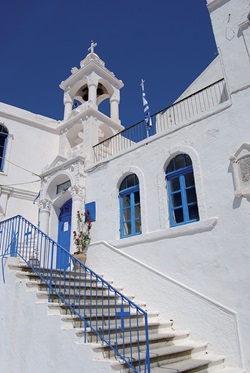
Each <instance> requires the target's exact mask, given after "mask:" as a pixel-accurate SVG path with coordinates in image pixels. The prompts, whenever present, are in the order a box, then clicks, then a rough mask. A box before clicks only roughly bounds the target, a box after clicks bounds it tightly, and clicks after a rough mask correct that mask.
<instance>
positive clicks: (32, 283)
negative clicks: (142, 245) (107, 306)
mask: <svg viewBox="0 0 250 373" xmlns="http://www.w3.org/2000/svg"><path fill="white" fill-rule="evenodd" d="M17 277H19V278H22V277H27V275H26V274H25V273H22V272H20V274H17ZM28 277H30V276H28ZM27 286H28V287H29V288H35V289H37V290H46V289H48V285H47V284H46V283H45V282H43V281H42V280H41V279H40V278H39V277H38V278H37V279H36V278H35V277H34V278H29V282H27ZM52 287H53V288H54V289H56V290H57V291H60V290H62V289H63V290H64V291H67V293H69V292H72V291H74V290H76V292H77V293H84V290H85V289H88V290H90V289H92V292H96V293H98V292H99V293H104V294H109V296H110V297H111V296H113V297H115V295H116V291H118V292H121V291H122V290H123V287H122V286H116V288H115V290H113V288H107V287H103V286H102V283H101V282H98V283H96V282H94V283H93V282H92V283H91V282H90V281H89V280H86V282H84V281H81V282H79V281H78V280H76V281H71V282H70V281H69V282H66V283H65V284H62V283H60V282H58V283H57V282H55V281H54V280H52Z"/></svg>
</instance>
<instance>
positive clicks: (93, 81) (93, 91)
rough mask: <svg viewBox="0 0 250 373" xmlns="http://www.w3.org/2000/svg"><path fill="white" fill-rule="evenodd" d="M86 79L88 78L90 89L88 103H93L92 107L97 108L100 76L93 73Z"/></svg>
mask: <svg viewBox="0 0 250 373" xmlns="http://www.w3.org/2000/svg"><path fill="white" fill-rule="evenodd" d="M86 78H87V83H88V89H89V97H88V101H89V102H90V103H92V105H94V106H96V100H97V86H98V76H97V75H96V74H95V73H92V74H91V75H89V76H87V77H86Z"/></svg>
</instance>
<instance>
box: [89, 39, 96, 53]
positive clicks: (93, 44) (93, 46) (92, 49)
mask: <svg viewBox="0 0 250 373" xmlns="http://www.w3.org/2000/svg"><path fill="white" fill-rule="evenodd" d="M96 46H97V43H95V42H94V41H93V40H91V44H90V47H89V48H88V51H90V53H95V47H96Z"/></svg>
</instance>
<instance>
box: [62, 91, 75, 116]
mask: <svg viewBox="0 0 250 373" xmlns="http://www.w3.org/2000/svg"><path fill="white" fill-rule="evenodd" d="M63 103H64V120H66V119H68V117H69V115H70V113H71V112H72V105H73V100H72V97H71V96H70V94H69V93H68V92H65V93H64V98H63Z"/></svg>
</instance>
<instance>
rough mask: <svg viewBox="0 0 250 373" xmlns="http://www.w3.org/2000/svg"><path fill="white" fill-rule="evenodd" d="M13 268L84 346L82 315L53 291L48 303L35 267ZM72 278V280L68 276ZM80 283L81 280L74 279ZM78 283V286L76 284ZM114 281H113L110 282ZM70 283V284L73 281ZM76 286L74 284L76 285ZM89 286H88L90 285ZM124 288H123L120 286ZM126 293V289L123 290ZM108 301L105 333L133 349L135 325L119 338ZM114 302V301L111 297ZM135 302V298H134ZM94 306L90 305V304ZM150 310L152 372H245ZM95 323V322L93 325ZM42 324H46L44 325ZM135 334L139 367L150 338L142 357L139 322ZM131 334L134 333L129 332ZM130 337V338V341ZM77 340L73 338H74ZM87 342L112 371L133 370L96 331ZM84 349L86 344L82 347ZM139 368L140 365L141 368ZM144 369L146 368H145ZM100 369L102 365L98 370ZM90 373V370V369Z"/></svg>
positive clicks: (125, 329)
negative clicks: (138, 333)
mask: <svg viewBox="0 0 250 373" xmlns="http://www.w3.org/2000/svg"><path fill="white" fill-rule="evenodd" d="M11 269H12V270H13V269H14V270H15V271H16V276H17V278H18V280H19V281H22V280H25V281H26V286H27V288H28V289H29V290H30V291H32V290H33V291H35V292H36V299H37V303H43V304H44V303H48V314H49V315H51V316H55V317H58V318H60V320H61V329H63V330H65V331H67V330H71V331H72V330H74V331H75V342H76V343H77V344H78V345H80V344H84V338H83V337H84V330H83V328H84V323H83V321H82V320H81V318H80V317H78V316H76V315H75V314H74V313H73V311H72V310H71V309H70V308H69V307H67V306H66V305H65V304H64V303H63V302H62V300H61V299H60V298H59V297H58V296H57V295H56V294H53V293H51V294H50V302H48V287H47V285H46V284H45V283H43V282H42V281H41V280H40V278H39V277H38V276H37V275H36V274H35V273H34V272H32V270H31V269H30V268H29V267H28V266H25V265H19V266H15V265H12V266H11ZM68 281H70V279H68ZM74 281H75V282H76V281H77V279H74ZM75 282H74V286H75ZM109 282H112V281H109ZM69 285H70V284H69ZM72 286H73V285H72ZM86 286H87V285H86ZM116 289H117V290H120V291H121V287H119V288H117V287H116ZM101 291H103V290H101V288H99V285H98V284H97V286H96V292H97V293H98V292H101ZM79 292H80V293H81V289H80V283H79ZM123 293H124V291H123ZM124 295H125V296H126V297H127V298H129V299H132V300H133V298H134V296H133V294H125V293H124ZM88 296H89V294H88V290H87V291H86V293H85V310H84V312H85V317H86V320H88V312H89V309H88V306H87V307H86V304H87V305H88V302H87V303H86V297H88ZM103 296H104V303H103V304H102V309H103V312H102V313H100V314H98V318H101V319H102V320H103V323H104V324H105V323H107V320H109V321H108V323H109V326H108V325H107V326H105V328H104V332H105V331H106V332H107V333H108V335H109V338H110V337H111V340H113V343H114V346H117V345H119V344H123V350H124V352H125V356H126V351H127V349H131V343H130V337H131V324H130V329H129V327H128V324H127V323H126V321H125V324H124V334H123V336H124V335H125V340H124V339H122V338H119V336H118V338H117V336H116V334H115V333H116V332H115V331H116V330H117V328H115V327H114V328H112V322H115V321H114V320H115V315H112V314H110V312H109V304H108V301H107V302H106V303H105V294H104V295H103ZM69 301H70V302H71V301H72V302H74V297H73V296H72V299H71V295H70V294H69ZM109 301H110V300H109ZM133 301H134V300H133ZM135 303H136V304H137V305H138V306H140V307H141V308H143V309H145V310H147V306H146V304H145V303H144V302H137V301H135ZM89 306H90V305H89ZM91 306H92V308H94V309H95V310H96V309H98V303H94V302H93V300H91ZM147 313H148V328H149V340H150V367H151V372H152V373H177V372H186V373H187V372H188V373H195V372H199V373H205V372H211V373H212V372H214V373H243V370H241V369H240V368H233V367H229V366H227V364H226V360H225V357H224V356H219V355H214V354H211V353H210V352H208V350H207V343H206V342H204V341H202V342H200V341H196V340H193V339H192V338H191V337H190V335H189V332H188V331H186V330H175V326H174V323H173V321H172V320H167V321H163V320H161V318H160V315H159V313H158V312H155V311H151V310H147ZM131 320H132V321H130V323H132V326H133V323H134V324H136V318H134V319H133V316H132V318H131ZM93 326H94V325H93ZM41 327H42V325H41ZM132 333H133V344H132V348H133V349H134V350H135V355H133V356H134V364H135V366H136V363H137V361H138V362H139V361H140V362H141V364H142V362H143V361H144V358H145V350H143V347H145V346H146V341H143V340H141V339H140V346H141V351H140V358H138V357H137V356H136V353H137V351H138V345H137V334H136V325H134V329H133V328H132ZM129 334H130V335H129ZM126 336H127V337H128V341H127V343H126ZM72 342H73V341H72ZM87 343H88V344H91V346H92V350H93V353H94V356H95V360H96V361H97V362H96V364H98V361H104V360H105V361H109V363H110V365H109V367H110V372H121V373H127V372H132V370H131V368H128V366H127V365H126V364H125V363H124V361H122V360H121V359H120V358H119V357H117V356H116V354H115V352H114V351H113V350H112V348H110V347H109V346H107V345H105V344H104V343H103V342H102V341H101V339H100V338H99V337H98V336H97V335H96V334H95V333H94V331H93V330H91V329H90V328H87ZM82 347H83V348H84V346H82ZM138 371H139V368H138ZM141 371H142V372H143V368H142V370H141ZM96 372H99V371H98V368H97V369H96ZM89 373H90V372H89Z"/></svg>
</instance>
